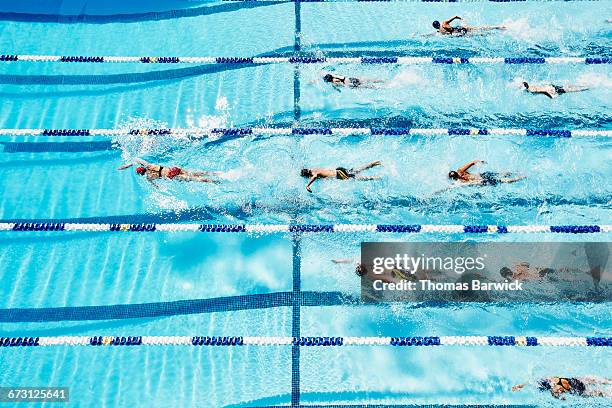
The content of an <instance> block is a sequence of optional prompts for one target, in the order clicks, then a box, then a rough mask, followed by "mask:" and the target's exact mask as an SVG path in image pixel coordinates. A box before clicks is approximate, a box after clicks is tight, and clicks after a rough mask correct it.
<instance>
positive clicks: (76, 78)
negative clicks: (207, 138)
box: [0, 64, 262, 85]
mask: <svg viewBox="0 0 612 408" xmlns="http://www.w3.org/2000/svg"><path fill="white" fill-rule="evenodd" d="M258 65H262V64H208V65H198V66H195V67H189V68H178V69H169V70H160V71H149V72H131V73H126V74H109V75H0V84H7V85H108V84H129V83H135V82H150V81H166V80H172V79H181V78H189V77H192V76H198V75H206V74H215V73H218V72H223V71H229V70H234V69H242V68H247V67H255V66H258Z"/></svg>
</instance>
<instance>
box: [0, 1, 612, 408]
mask: <svg viewBox="0 0 612 408" xmlns="http://www.w3.org/2000/svg"><path fill="white" fill-rule="evenodd" d="M125 3H127V2H122V3H120V4H119V3H118V2H105V3H104V4H102V3H100V4H97V3H90V2H82V1H71V2H62V1H55V2H52V3H49V4H42V3H41V2H30V3H27V4H25V5H19V4H14V2H5V1H2V2H0V5H1V6H2V8H1V10H0V32H1V35H0V50H2V53H8V54H43V55H47V54H48V55H128V56H143V55H152V56H154V55H173V56H174V55H177V56H255V55H282V56H288V55H291V53H293V52H294V48H295V46H296V25H295V20H294V16H295V5H294V3H281V4H262V5H257V6H249V7H238V6H232V7H233V8H231V9H230V8H222V7H220V6H223V5H226V4H228V3H223V2H195V1H172V2H152V3H153V4H151V3H149V2H134V3H132V4H125ZM188 7H191V9H187V8H188ZM202 7H211V8H212V7H217V8H215V9H211V10H209V12H204V11H197V12H191V13H192V14H193V15H194V16H193V17H182V18H172V14H168V13H164V12H166V11H168V10H186V9H187V10H200V8H202ZM150 11H155V12H159V13H160V14H159V15H158V17H156V18H154V17H152V16H151V15H150V14H147V13H148V12H150ZM9 13H20V14H9ZM454 14H460V15H461V16H463V17H464V18H465V19H466V20H467V21H469V22H470V23H472V24H497V23H500V24H501V23H503V24H505V25H507V26H508V27H509V30H508V31H507V32H504V33H495V34H493V35H490V36H482V37H472V38H440V37H425V36H423V34H426V33H430V32H431V30H430V24H431V21H432V20H433V19H436V18H439V19H442V18H444V17H447V16H448V17H450V16H452V15H454ZM49 15H51V16H58V15H63V16H70V15H88V16H89V21H88V23H74V22H73V23H65V22H63V23H51V22H41V20H43V21H48V20H49ZM96 16H98V17H96ZM99 16H102V17H99ZM610 16H612V2H610V1H595V2H546V3H539V2H525V3H518V4H505V3H504V4H493V3H462V4H422V3H380V4H379V3H306V4H301V5H300V13H299V18H300V21H301V31H300V32H299V33H298V35H297V37H298V40H299V44H300V46H301V51H302V52H305V53H314V54H316V55H321V56H323V55H326V56H362V55H372V56H396V55H411V56H449V55H450V56H457V57H473V56H512V55H520V56H531V57H557V56H571V57H586V56H603V57H611V56H612V51H611V50H612V48H611V44H612V32H611V28H612V25H611V24H609V23H606V22H605V20H606V18H609V17H610ZM162 17H163V18H162ZM157 18H159V19H157ZM58 19H60V20H61V18H59V17H58ZM229 68H230V67H221V68H219V67H215V68H211V67H209V66H199V65H195V66H194V65H182V64H181V65H162V64H160V65H153V64H151V65H149V64H129V63H126V64H57V63H50V62H37V63H27V62H21V63H14V64H9V63H0V101H1V106H2V109H0V128H76V129H80V128H119V127H126V128H142V127H193V126H197V127H233V126H235V127H240V126H255V125H266V126H283V127H288V126H291V125H292V124H299V125H300V126H317V127H365V128H369V127H416V128H454V127H476V128H545V129H549V128H552V129H599V130H612V124H611V123H612V122H611V117H612V114H611V113H610V112H611V111H610V106H611V103H610V101H611V100H612V98H611V95H612V93H611V90H612V76H611V72H610V68H609V64H608V65H606V64H604V65H584V64H554V65H550V64H546V65H532V64H528V65H504V64H493V65H487V64H482V65H476V64H466V65H460V66H457V65H450V66H448V65H444V64H422V65H415V66H393V65H374V66H364V65H357V64H355V65H351V64H348V65H334V64H323V65H301V66H299V67H297V68H296V67H295V66H293V65H290V64H270V65H260V66H253V67H231V68H232V69H229ZM330 71H334V72H336V73H339V74H342V75H350V76H363V77H371V78H381V79H384V80H387V81H389V84H388V85H386V86H385V87H384V88H383V89H377V90H350V89H347V90H343V91H342V92H336V91H334V90H333V89H330V88H329V87H326V86H324V85H323V84H321V82H320V81H319V78H320V77H321V75H322V73H324V72H330ZM296 72H297V76H298V78H299V83H298V84H297V89H298V90H299V93H298V94H299V99H297V100H296V83H295V82H294V81H295V78H296ZM151 73H154V74H151ZM522 80H528V81H533V82H554V83H562V84H567V83H578V84H582V85H588V86H590V87H591V88H592V89H590V90H589V91H587V92H583V93H577V94H568V95H563V96H562V97H560V98H557V99H554V100H549V99H548V98H546V97H544V96H535V95H526V94H525V93H524V92H523V91H522V90H521V86H520V83H521V82H522ZM296 105H297V106H298V107H299V115H296V109H295V108H296ZM607 139H609V138H571V139H550V138H546V139H545V138H537V137H533V138H525V137H523V136H482V137H480V138H476V137H465V136H431V137H418V136H414V137H412V136H376V137H374V136H347V137H339V136H304V137H298V136H276V135H275V136H259V137H256V136H245V137H240V138H218V139H211V138H208V139H201V140H188V139H186V138H184V137H179V136H167V137H159V136H145V137H143V136H128V135H123V136H117V137H115V138H114V139H113V142H114V145H113V146H115V148H113V149H109V147H108V145H107V144H104V143H99V144H88V143H85V141H87V142H90V141H98V142H104V141H108V140H109V139H108V138H106V137H88V138H85V139H83V138H81V137H52V138H50V137H49V138H44V137H31V136H30V137H24V136H14V137H12V136H2V143H3V145H0V168H1V173H2V177H0V191H1V192H2V194H1V195H0V219H2V220H16V219H35V220H43V219H44V220H66V221H72V222H95V221H99V222H105V223H106V222H120V221H118V220H124V221H126V222H135V223H140V222H164V221H167V222H183V221H193V222H196V221H199V222H205V223H249V224H250V223H288V222H303V223H355V224H375V223H403V224H479V225H480V224H497V223H499V224H508V225H535V224H537V225H557V224H561V225H565V224H580V225H584V224H588V225H590V224H611V222H610V220H611V218H610V210H611V199H612V183H610V182H609V177H610V174H612V160H611V159H612V154H611V153H612V143H611V142H610V141H609V140H607ZM40 142H49V143H55V144H44V143H40ZM60 144H62V146H63V147H62V149H64V150H72V151H54V150H57V149H58V148H59V146H60ZM15 151H18V152H15ZM135 157H142V158H145V159H147V160H149V161H154V162H159V163H163V164H169V165H170V164H172V165H174V164H176V165H180V166H184V167H186V168H203V169H210V170H216V171H223V172H226V173H227V175H226V176H225V177H224V180H223V183H221V184H219V185H193V184H181V183H169V182H159V185H160V188H159V189H155V188H153V187H152V186H150V185H148V184H147V183H146V182H145V181H144V180H142V179H140V178H138V177H136V176H135V175H134V173H133V172H132V171H125V172H120V171H116V170H115V169H116V168H117V167H119V166H120V165H121V164H123V163H125V162H126V161H129V160H131V159H133V158H135ZM476 158H480V159H485V160H487V162H488V163H487V164H486V166H484V167H481V169H483V170H495V171H504V170H511V171H514V172H517V173H521V174H524V175H526V176H527V180H525V181H523V182H520V183H516V184H511V185H502V186H499V187H498V188H482V189H476V188H464V189H454V190H450V191H446V192H442V193H440V192H439V191H440V190H442V189H444V188H445V187H447V186H448V181H447V179H446V173H447V172H448V170H450V169H451V168H456V167H458V166H460V165H462V164H464V163H466V162H468V161H470V160H472V159H476ZM373 160H381V161H382V163H383V167H381V168H376V169H373V170H372V171H371V173H370V174H371V175H379V176H381V180H380V181H375V182H369V183H365V182H364V183H359V182H346V183H336V182H333V181H320V182H317V183H316V184H315V185H314V187H313V189H314V190H315V193H314V194H312V195H311V194H308V193H307V192H306V191H305V189H304V183H305V180H304V179H302V178H300V177H299V169H300V168H302V167H303V166H313V167H337V166H345V167H351V166H356V165H359V164H363V163H366V162H369V161H373ZM464 239H466V238H465V236H464V235H458V234H457V235H452V234H451V235H449V234H446V235H435V234H429V235H418V236H417V235H412V236H401V235H385V234H354V235H353V234H346V235H344V234H343V235H325V234H316V235H303V236H302V237H300V239H299V243H298V244H296V243H295V242H292V237H291V236H288V235H278V236H267V237H260V238H254V237H249V236H243V235H229V234H218V235H217V234H203V233H177V234H170V233H161V232H160V233H155V234H146V235H145V234H100V233H63V234H54V233H23V234H11V233H6V232H2V233H0V265H1V267H0V282H1V283H0V309H1V310H0V332H1V333H2V336H57V335H82V336H89V335H116V334H125V335H185V336H190V335H240V336H292V335H295V334H296V329H299V330H300V333H301V335H305V336H309V335H312V336H319V335H326V336H327V335H328V336H398V335H402V336H409V335H429V334H435V335H445V336H459V335H488V334H516V335H534V336H538V335H542V336H543V335H550V336H606V335H607V336H609V335H610V327H611V324H612V319H611V317H610V313H609V305H608V304H606V303H603V304H583V305H570V304H554V305H531V304H518V305H512V306H510V305H497V306H491V305H483V304H476V305H461V306H457V305H444V306H435V307H432V306H425V305H392V306H363V305H360V306H357V305H355V304H354V301H353V300H354V299H356V298H358V297H359V290H360V287H359V280H358V279H357V278H356V276H355V274H354V273H353V271H352V267H349V266H346V265H345V266H338V265H334V264H333V263H331V259H332V258H338V257H341V258H354V259H357V258H358V257H359V244H360V243H361V242H362V241H421V240H428V241H444V240H464ZM471 239H475V240H500V241H502V240H506V241H536V240H547V241H552V240H556V241H567V240H576V241H581V240H600V241H609V239H610V236H609V235H606V234H589V235H588V236H559V235H555V234H542V235H538V236H533V235H521V234H517V235H510V234H508V235H501V236H480V237H477V238H471ZM296 249H297V250H298V252H297V253H294V251H295V250H296ZM296 257H297V259H299V260H301V267H300V268H298V272H299V274H297V273H296V263H295V262H296ZM298 278H299V279H298ZM296 291H304V292H308V293H310V295H308V296H312V299H315V300H314V301H313V302H312V303H313V305H311V306H302V307H300V308H297V307H295V306H292V305H291V302H289V304H284V305H283V306H278V307H272V306H277V305H275V304H274V302H272V301H271V300H270V301H264V300H262V299H264V298H263V297H259V298H258V297H256V296H255V297H252V298H248V299H247V298H243V297H242V296H243V295H271V296H272V297H274V296H276V297H274V299H277V298H278V299H280V298H281V296H278V294H284V293H287V294H289V295H291V294H292V293H293V294H295V293H296ZM321 293H325V294H328V295H329V294H331V295H330V296H329V297H327V298H326V299H328V300H327V301H326V302H327V303H326V302H324V301H322V300H320V299H322V297H321V296H322V295H320V294H321ZM289 295H288V296H289ZM332 295H333V296H332ZM283 296H284V295H283ZM220 297H232V299H238V300H236V302H237V303H238V307H234V308H232V307H229V306H227V302H226V301H221V300H219V299H218V298H220ZM234 297H237V298H234ZM249 299H251V300H249ZM252 299H256V300H252ZM257 299H259V300H257ZM265 299H271V298H265ZM317 299H318V300H317ZM329 299H331V300H329ZM182 300H192V301H194V302H195V303H190V304H189V306H186V307H184V308H174V307H176V303H173V302H177V301H182ZM143 303H149V305H147V306H141V304H143ZM112 305H127V309H125V310H127V312H126V314H124V315H121V316H115V318H113V319H109V318H108V313H110V311H112V310H116V308H115V309H113V307H111V308H105V309H96V308H92V309H83V308H82V307H84V306H112ZM173 305H174V306H173ZM58 307H74V308H75V309H73V312H74V314H72V315H70V316H68V315H66V314H64V315H60V316H59V317H57V315H54V313H55V312H54V311H53V310H50V309H49V308H58ZM173 308H174V309H173ZM33 309H36V310H33ZM235 309H237V310H235ZM122 310H123V309H122ZM169 310H170V311H169ZM298 312H299V314H297V315H296V313H298ZM54 316H55V317H54ZM330 317H331V318H330ZM610 357H611V355H610V351H609V350H606V348H596V349H594V348H563V349H554V350H551V349H547V348H533V349H525V348H503V347H502V348H459V347H455V348H453V347H445V348H443V347H440V348H427V349H392V348H383V347H364V348H358V347H345V348H303V349H302V350H301V351H300V355H299V356H298V357H297V359H296V356H295V355H292V349H291V347H285V346H269V347H242V348H235V349H226V348H189V347H157V348H156V347H148V346H147V347H138V348H119V349H114V348H110V349H102V350H101V349H97V348H74V347H72V348H69V347H54V348H24V349H19V348H15V349H11V350H10V351H6V350H2V349H0V362H1V365H0V366H1V367H2V368H3V370H2V373H3V381H2V382H1V383H0V386H12V385H15V386H17V385H20V386H25V385H54V386H70V387H71V398H72V401H73V402H72V403H73V404H75V406H88V405H93V403H92V402H91V401H96V405H102V406H128V405H131V406H140V405H144V404H147V405H150V406H159V407H164V406H170V405H176V406H266V405H289V404H291V403H292V399H293V402H294V406H295V405H296V404H295V401H296V400H295V399H296V388H295V387H296V385H297V390H298V391H299V392H298V394H299V397H300V402H301V403H303V404H316V403H332V402H334V403H338V404H359V403H366V402H369V403H380V404H383V403H384V404H424V403H457V404H468V403H483V404H484V403H492V404H504V403H506V404H507V403H518V404H536V405H540V406H546V405H549V404H553V403H554V401H551V398H550V397H549V396H546V395H543V394H538V393H537V392H535V391H533V390H527V391H524V392H522V393H518V394H515V393H512V392H511V391H510V388H511V386H512V385H513V384H516V383H519V382H523V381H526V380H528V379H534V378H538V377H541V376H547V375H557V374H558V373H561V374H563V375H565V376H584V375H596V376H606V375H607V376H608V377H609V376H610V373H611V372H612V359H611V358H610ZM297 365H299V367H297ZM296 367H297V374H298V377H299V378H296V374H295V373H294V375H293V376H292V368H293V369H296ZM26 379H27V380H26ZM298 380H299V381H298ZM292 387H293V390H292ZM574 402H575V403H577V404H578V403H580V401H572V403H574ZM607 402H609V401H600V400H590V401H587V403H586V404H584V406H594V405H598V404H599V405H600V406H606V403H607Z"/></svg>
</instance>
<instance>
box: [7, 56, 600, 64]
mask: <svg viewBox="0 0 612 408" xmlns="http://www.w3.org/2000/svg"><path fill="white" fill-rule="evenodd" d="M0 62H6V63H10V62H63V63H141V64H240V65H249V64H251V65H253V64H286V63H289V64H399V65H405V64H428V63H431V64H510V65H513V64H587V65H600V64H612V57H606V56H588V57H524V56H510V57H469V58H463V57H452V56H450V57H416V56H402V57H368V56H362V57H321V56H304V55H296V56H291V57H186V56H183V57H178V56H91V55H89V56H87V55H38V54H1V55H0Z"/></svg>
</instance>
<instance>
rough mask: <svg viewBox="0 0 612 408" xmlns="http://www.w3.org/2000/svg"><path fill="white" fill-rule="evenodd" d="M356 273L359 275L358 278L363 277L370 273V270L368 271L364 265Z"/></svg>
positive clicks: (357, 268)
mask: <svg viewBox="0 0 612 408" xmlns="http://www.w3.org/2000/svg"><path fill="white" fill-rule="evenodd" d="M355 273H356V274H357V276H363V275H365V274H367V273H368V270H367V269H366V267H365V266H364V265H362V264H359V265H357V267H356V268H355Z"/></svg>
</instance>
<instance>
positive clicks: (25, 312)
mask: <svg viewBox="0 0 612 408" xmlns="http://www.w3.org/2000/svg"><path fill="white" fill-rule="evenodd" d="M358 303H359V300H358V299H356V298H353V297H351V296H347V295H343V294H342V293H340V292H301V293H300V294H299V296H297V297H295V296H294V293H293V292H276V293H264V294H253V295H241V296H227V297H219V298H213V299H193V300H177V301H173V302H155V303H140V304H124V305H109V306H75V307H49V308H35V309H23V308H19V309H0V322H4V323H18V322H53V321H84V320H116V319H138V318H145V317H149V318H150V317H165V316H177V315H187V314H199V313H217V312H229V311H236V310H251V309H267V308H273V307H287V306H293V307H294V308H295V305H298V306H299V305H305V306H339V305H355V304H358ZM298 330H299V326H298ZM293 333H295V332H293ZM297 333H298V335H299V331H298V332H297ZM298 357H299V355H298Z"/></svg>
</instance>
